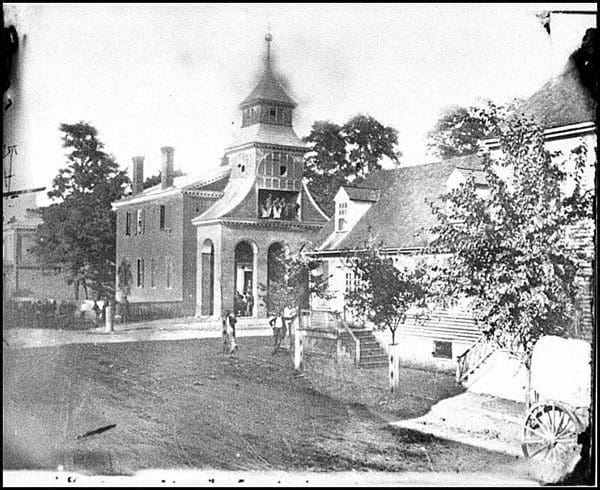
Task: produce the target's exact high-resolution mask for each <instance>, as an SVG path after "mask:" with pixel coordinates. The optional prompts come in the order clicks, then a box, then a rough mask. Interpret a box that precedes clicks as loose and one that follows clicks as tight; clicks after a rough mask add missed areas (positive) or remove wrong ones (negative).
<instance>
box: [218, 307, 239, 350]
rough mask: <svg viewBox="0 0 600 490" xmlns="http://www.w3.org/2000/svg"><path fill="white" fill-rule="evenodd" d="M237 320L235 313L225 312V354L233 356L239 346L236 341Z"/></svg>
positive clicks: (223, 333)
mask: <svg viewBox="0 0 600 490" xmlns="http://www.w3.org/2000/svg"><path fill="white" fill-rule="evenodd" d="M236 323H237V319H236V318H235V315H234V314H233V313H229V311H226V312H225V316H224V318H223V330H222V333H221V336H222V339H223V354H233V353H234V352H237V344H236V341H235V324H236Z"/></svg>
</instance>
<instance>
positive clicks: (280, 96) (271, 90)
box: [240, 58, 296, 108]
mask: <svg viewBox="0 0 600 490" xmlns="http://www.w3.org/2000/svg"><path fill="white" fill-rule="evenodd" d="M256 102H275V103H277V104H284V105H287V106H290V107H296V103H295V102H294V101H293V99H292V98H291V97H290V96H289V95H288V94H286V92H285V90H284V89H283V87H282V86H281V85H280V84H279V82H278V81H277V79H276V78H275V75H274V74H273V70H272V69H271V63H270V61H269V59H268V58H267V61H266V63H265V67H264V70H263V73H262V75H261V76H260V79H259V81H258V83H257V84H256V87H254V89H253V90H252V92H250V95H248V97H246V98H245V99H244V100H243V102H242V103H241V104H240V108H244V107H247V106H250V105H252V104H255V103H256Z"/></svg>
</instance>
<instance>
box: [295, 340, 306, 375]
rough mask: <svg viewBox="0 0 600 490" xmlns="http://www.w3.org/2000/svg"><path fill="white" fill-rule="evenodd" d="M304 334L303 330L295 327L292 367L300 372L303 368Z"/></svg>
mask: <svg viewBox="0 0 600 490" xmlns="http://www.w3.org/2000/svg"><path fill="white" fill-rule="evenodd" d="M303 343H304V335H303V330H300V329H296V334H295V335H294V369H295V370H296V371H297V372H302V370H303V369H304V359H303V358H304V352H303V349H304V346H303V345H302V344H303Z"/></svg>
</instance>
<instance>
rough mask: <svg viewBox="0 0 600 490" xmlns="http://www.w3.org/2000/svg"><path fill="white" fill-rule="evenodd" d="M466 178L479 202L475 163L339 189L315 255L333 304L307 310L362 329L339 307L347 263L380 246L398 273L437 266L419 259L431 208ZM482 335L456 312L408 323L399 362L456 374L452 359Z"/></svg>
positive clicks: (436, 258)
mask: <svg viewBox="0 0 600 490" xmlns="http://www.w3.org/2000/svg"><path fill="white" fill-rule="evenodd" d="M471 176H472V177H474V179H475V184H476V188H477V191H478V192H479V193H480V194H481V195H485V194H486V193H487V184H486V181H485V178H484V174H483V172H482V170H481V165H480V163H479V158H478V157H476V156H468V157H460V158H452V159H448V160H445V161H442V162H436V163H431V164H425V165H416V166H413V167H400V168H395V169H389V170H380V171H378V172H375V173H373V174H371V175H369V176H368V177H367V178H366V179H365V180H364V181H363V182H361V184H360V187H354V186H343V187H341V188H340V190H339V191H338V193H337V195H336V197H335V214H334V216H333V217H332V219H331V221H330V222H329V223H328V224H327V226H326V227H324V228H323V230H322V231H321V232H320V234H319V236H318V239H317V241H316V243H317V248H316V251H315V252H314V256H315V257H318V258H319V259H321V260H322V261H323V263H324V266H323V267H324V269H325V270H324V273H325V275H326V277H328V278H329V279H328V290H329V292H330V293H331V295H332V297H331V298H328V299H326V300H320V299H319V298H313V300H312V301H313V305H314V306H315V307H318V308H323V309H329V310H334V311H337V312H340V313H341V314H342V316H343V317H344V318H345V319H346V320H348V321H351V322H352V321H355V320H358V321H360V320H359V319H356V318H354V317H353V313H352V311H351V310H348V309H347V308H346V305H345V300H344V296H345V295H346V294H347V293H349V292H351V290H352V289H353V288H355V287H356V285H357V283H358V281H359V278H357V277H355V275H354V273H353V271H352V270H351V269H350V268H349V267H347V266H346V263H345V259H346V258H347V257H348V256H351V255H352V254H353V251H354V250H361V249H364V248H365V246H366V244H367V243H368V242H374V243H377V244H380V246H381V249H382V251H383V252H384V253H385V254H386V255H387V256H388V257H390V258H392V259H393V261H394V264H395V265H396V266H397V267H400V268H404V267H408V268H410V267H412V266H414V265H415V264H416V263H417V261H425V262H427V263H429V264H431V265H433V264H434V263H437V264H440V263H441V262H442V261H443V260H444V256H443V255H441V254H435V255H434V254H426V253H425V249H426V247H427V246H428V245H429V244H430V243H431V241H432V239H433V236H432V234H431V231H430V229H431V227H432V226H433V225H434V224H435V216H434V214H433V213H432V210H431V205H430V203H431V202H436V201H437V200H438V198H439V197H440V196H441V195H442V194H445V193H447V192H450V191H451V190H452V189H454V188H456V187H458V186H459V185H460V184H461V183H463V182H465V181H466V179H468V178H469V177H471ZM375 335H376V337H378V338H379V340H380V341H381V343H382V344H383V345H384V346H387V345H388V344H389V343H390V342H391V336H390V334H389V332H387V331H386V332H376V333H375ZM480 335H481V333H480V331H479V329H478V327H477V325H476V324H475V322H474V321H473V320H472V318H469V316H468V315H467V314H466V313H465V312H464V311H462V310H461V309H460V308H456V309H455V310H449V311H442V310H436V311H435V312H434V313H433V314H432V315H431V318H430V319H428V320H427V321H423V322H420V323H417V322H415V321H412V319H410V318H409V320H408V321H407V322H405V324H403V325H401V326H400V327H399V328H398V330H397V331H396V339H397V343H398V344H399V345H400V355H401V356H402V359H403V360H404V361H412V362H414V363H416V364H423V365H426V366H433V367H436V368H439V369H449V370H453V369H455V358H456V356H457V355H460V354H462V353H463V352H464V351H465V350H466V349H468V348H469V347H470V346H471V345H472V344H473V343H474V342H475V341H477V339H478V338H479V337H480Z"/></svg>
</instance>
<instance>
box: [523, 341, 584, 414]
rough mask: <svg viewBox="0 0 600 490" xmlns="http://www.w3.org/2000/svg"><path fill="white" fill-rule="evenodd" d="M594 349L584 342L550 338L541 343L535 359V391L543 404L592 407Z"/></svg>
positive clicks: (533, 374) (534, 352)
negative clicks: (592, 353)
mask: <svg viewBox="0 0 600 490" xmlns="http://www.w3.org/2000/svg"><path fill="white" fill-rule="evenodd" d="M590 362H591V349H590V345H589V344H588V343H587V342H585V341H584V340H578V339H563V338H561V337H555V336H552V335H548V336H545V337H542V338H541V339H540V340H538V342H537V344H535V346H534V348H533V355H532V358H531V387H532V389H534V390H535V391H537V392H538V393H539V394H540V397H541V400H540V401H543V400H556V401H561V402H564V403H568V404H569V405H571V406H573V407H588V406H589V405H590V398H591V391H590V390H591V374H592V372H591V365H590Z"/></svg>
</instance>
